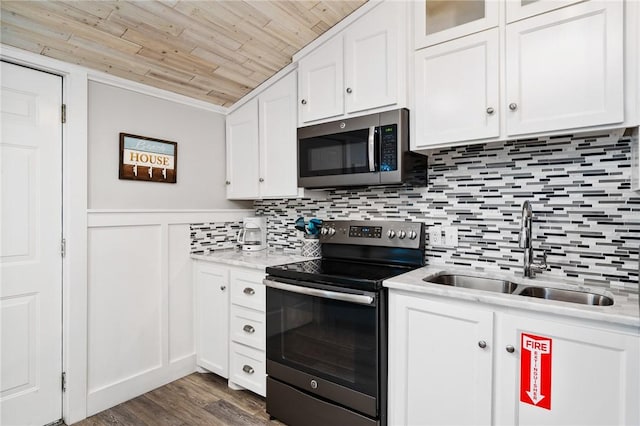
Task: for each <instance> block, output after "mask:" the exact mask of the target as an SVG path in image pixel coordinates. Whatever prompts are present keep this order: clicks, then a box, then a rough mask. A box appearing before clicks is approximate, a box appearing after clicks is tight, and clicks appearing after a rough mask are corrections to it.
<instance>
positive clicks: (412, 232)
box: [409, 231, 418, 240]
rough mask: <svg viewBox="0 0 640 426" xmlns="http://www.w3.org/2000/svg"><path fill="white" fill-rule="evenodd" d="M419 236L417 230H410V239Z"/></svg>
mask: <svg viewBox="0 0 640 426" xmlns="http://www.w3.org/2000/svg"><path fill="white" fill-rule="evenodd" d="M417 236H418V234H416V231H409V239H410V240H415V239H416V237H417Z"/></svg>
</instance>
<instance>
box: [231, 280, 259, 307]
mask: <svg viewBox="0 0 640 426" xmlns="http://www.w3.org/2000/svg"><path fill="white" fill-rule="evenodd" d="M264 277H265V275H264V273H263V272H262V273H260V272H238V271H233V270H232V271H231V280H230V281H231V303H233V304H236V305H240V306H244V307H246V308H250V309H255V310H257V311H261V312H264V311H265V307H266V292H265V287H264V284H262V280H263V279H264Z"/></svg>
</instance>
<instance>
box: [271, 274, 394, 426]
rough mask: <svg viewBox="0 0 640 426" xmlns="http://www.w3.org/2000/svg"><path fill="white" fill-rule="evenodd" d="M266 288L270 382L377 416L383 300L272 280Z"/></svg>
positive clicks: (377, 295) (377, 296)
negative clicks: (381, 304)
mask: <svg viewBox="0 0 640 426" xmlns="http://www.w3.org/2000/svg"><path fill="white" fill-rule="evenodd" d="M287 281H288V280H287ZM264 283H265V285H266V286H267V374H268V375H269V377H271V378H273V379H277V380H280V381H282V382H285V383H288V384H290V385H292V386H295V387H297V388H299V389H302V390H303V391H306V392H309V393H312V394H315V395H317V396H320V397H322V398H325V399H328V400H331V401H334V402H336V403H338V404H341V405H343V406H346V407H349V408H351V409H353V410H357V411H359V412H361V413H363V414H366V415H369V416H372V417H375V416H377V415H378V410H379V404H378V401H379V392H380V382H379V381H380V377H379V374H380V368H379V367H380V362H381V359H380V351H381V335H380V334H381V333H380V328H379V327H378V324H379V321H380V315H381V312H380V309H381V307H380V303H379V302H380V300H379V297H380V295H379V294H377V293H370V292H358V293H357V294H355V293H346V292H345V291H350V290H345V289H336V288H332V287H329V286H318V285H314V284H309V283H304V284H302V285H298V284H300V283H294V282H286V283H283V282H280V281H274V280H273V279H270V278H267V279H265V281H264ZM310 286H312V287H310ZM318 287H320V288H318ZM351 291H352V290H351Z"/></svg>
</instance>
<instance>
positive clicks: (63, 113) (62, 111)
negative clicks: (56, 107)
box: [60, 104, 67, 124]
mask: <svg viewBox="0 0 640 426" xmlns="http://www.w3.org/2000/svg"><path fill="white" fill-rule="evenodd" d="M60 120H61V121H62V124H64V123H66V122H67V105H66V104H62V107H61V108H60Z"/></svg>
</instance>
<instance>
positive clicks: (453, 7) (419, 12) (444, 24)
mask: <svg viewBox="0 0 640 426" xmlns="http://www.w3.org/2000/svg"><path fill="white" fill-rule="evenodd" d="M522 1H526V0H522ZM529 1H531V0H529ZM499 5H500V2H499V1H497V0H422V1H416V2H415V3H414V8H415V9H414V17H415V35H414V47H415V49H421V48H423V47H427V46H432V45H434V44H438V43H442V42H444V41H448V40H452V39H454V38H458V37H462V36H465V35H468V34H472V33H476V32H479V31H482V30H486V29H488V28H492V27H495V26H497V25H498V11H499Z"/></svg>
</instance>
